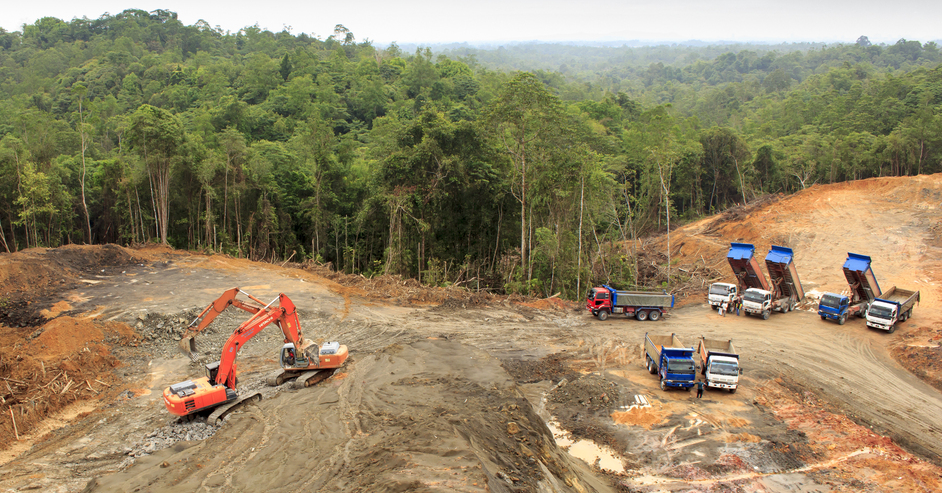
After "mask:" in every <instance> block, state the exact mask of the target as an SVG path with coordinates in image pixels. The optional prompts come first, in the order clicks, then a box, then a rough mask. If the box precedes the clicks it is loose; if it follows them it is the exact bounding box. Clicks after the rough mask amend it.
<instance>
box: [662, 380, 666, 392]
mask: <svg viewBox="0 0 942 493" xmlns="http://www.w3.org/2000/svg"><path fill="white" fill-rule="evenodd" d="M661 390H663V391H664V392H667V384H666V383H664V380H663V379H662V380H661Z"/></svg>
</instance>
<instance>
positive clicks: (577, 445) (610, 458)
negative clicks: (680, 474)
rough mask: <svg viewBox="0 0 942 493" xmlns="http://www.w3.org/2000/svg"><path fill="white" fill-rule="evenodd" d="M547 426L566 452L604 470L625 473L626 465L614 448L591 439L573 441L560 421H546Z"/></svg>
mask: <svg viewBox="0 0 942 493" xmlns="http://www.w3.org/2000/svg"><path fill="white" fill-rule="evenodd" d="M546 426H547V427H549V429H550V431H552V432H553V438H554V439H556V445H558V446H559V447H560V448H562V449H563V450H565V451H566V452H569V455H571V456H573V457H575V458H577V459H581V460H582V461H584V462H585V463H586V464H589V465H596V466H598V468H599V469H601V470H603V471H608V472H613V473H617V474H624V473H625V466H624V464H622V462H621V459H619V458H618V454H616V453H615V451H614V450H612V449H610V448H608V447H605V446H599V445H598V444H596V443H595V442H593V441H591V440H577V441H573V439H572V437H571V436H570V435H569V433H567V432H566V431H563V430H561V429H560V428H559V425H558V423H556V422H555V421H550V422H549V423H546Z"/></svg>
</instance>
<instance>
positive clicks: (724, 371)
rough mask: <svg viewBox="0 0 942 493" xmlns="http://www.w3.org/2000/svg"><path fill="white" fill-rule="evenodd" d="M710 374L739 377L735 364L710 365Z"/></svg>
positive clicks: (716, 363)
mask: <svg viewBox="0 0 942 493" xmlns="http://www.w3.org/2000/svg"><path fill="white" fill-rule="evenodd" d="M710 373H712V374H714V375H732V376H735V375H739V365H737V364H736V363H718V362H714V363H711V364H710Z"/></svg>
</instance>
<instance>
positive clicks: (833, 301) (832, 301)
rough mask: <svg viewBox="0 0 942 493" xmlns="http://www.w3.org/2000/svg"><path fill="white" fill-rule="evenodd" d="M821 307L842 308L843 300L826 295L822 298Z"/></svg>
mask: <svg viewBox="0 0 942 493" xmlns="http://www.w3.org/2000/svg"><path fill="white" fill-rule="evenodd" d="M821 306H826V307H828V308H840V307H841V298H840V297H839V296H834V295H832V294H826V295H824V296H822V297H821Z"/></svg>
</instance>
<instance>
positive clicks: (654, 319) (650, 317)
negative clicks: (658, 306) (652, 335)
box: [648, 310, 661, 322]
mask: <svg viewBox="0 0 942 493" xmlns="http://www.w3.org/2000/svg"><path fill="white" fill-rule="evenodd" d="M659 318H661V312H659V311H657V310H651V311H650V312H648V320H650V321H652V322H657V319H659Z"/></svg>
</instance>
